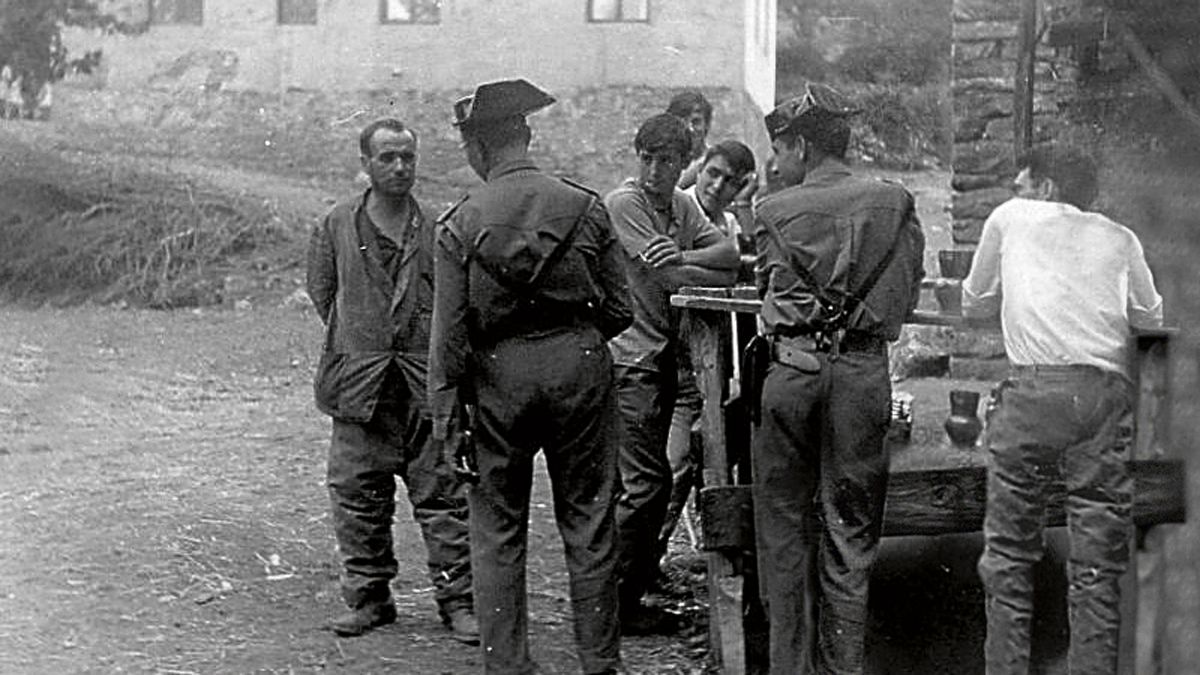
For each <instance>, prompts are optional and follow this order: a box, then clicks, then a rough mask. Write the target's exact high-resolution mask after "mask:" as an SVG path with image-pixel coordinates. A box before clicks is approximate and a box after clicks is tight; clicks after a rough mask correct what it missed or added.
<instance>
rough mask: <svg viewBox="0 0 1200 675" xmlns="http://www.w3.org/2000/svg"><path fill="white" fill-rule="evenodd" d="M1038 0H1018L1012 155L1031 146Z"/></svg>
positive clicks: (1020, 152)
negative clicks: (1019, 1)
mask: <svg viewBox="0 0 1200 675" xmlns="http://www.w3.org/2000/svg"><path fill="white" fill-rule="evenodd" d="M1037 15H1038V0H1021V19H1020V24H1019V26H1018V30H1019V33H1018V40H1019V42H1018V51H1017V71H1016V73H1015V74H1014V77H1013V156H1014V157H1020V156H1021V155H1023V154H1024V153H1025V152H1026V151H1028V150H1029V148H1031V147H1033V64H1034V61H1035V60H1036V58H1037V39H1038V36H1037Z"/></svg>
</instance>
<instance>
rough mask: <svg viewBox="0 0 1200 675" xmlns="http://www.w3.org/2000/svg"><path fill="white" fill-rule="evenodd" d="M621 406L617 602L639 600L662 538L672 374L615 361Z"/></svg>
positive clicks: (650, 580) (668, 486)
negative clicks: (617, 364) (618, 588)
mask: <svg viewBox="0 0 1200 675" xmlns="http://www.w3.org/2000/svg"><path fill="white" fill-rule="evenodd" d="M616 376H617V401H618V405H619V406H620V410H621V421H620V424H621V434H620V439H621V453H620V468H621V497H620V499H619V500H618V502H617V540H618V542H619V543H618V553H617V575H618V576H619V577H620V594H621V603H622V606H623V607H625V608H632V607H635V606H637V605H639V604H640V603H641V599H642V596H643V595H645V593H646V589H648V588H649V587H650V585H651V584H652V583H653V582H654V578H655V576H657V574H658V569H659V568H658V562H659V559H661V558H662V555H663V553H664V551H665V550H666V549H665V544H666V542H665V541H663V539H662V538H661V533H662V528H663V522H664V521H665V520H666V516H667V504H668V503H669V502H670V500H671V485H672V477H671V463H670V461H669V460H668V459H667V436H668V433H669V432H670V429H671V415H672V412H673V411H674V407H675V398H676V397H675V392H676V381H675V377H676V373H675V369H674V368H671V369H668V370H667V371H666V372H665V373H659V372H654V371H651V370H646V369H643V368H632V367H628V366H617V367H616Z"/></svg>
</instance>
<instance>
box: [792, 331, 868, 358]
mask: <svg viewBox="0 0 1200 675" xmlns="http://www.w3.org/2000/svg"><path fill="white" fill-rule="evenodd" d="M772 344H776V345H785V346H786V347H787V348H788V349H799V350H801V351H805V352H822V353H829V351H830V349H831V346H832V345H831V344H830V343H829V342H828V341H823V342H822V341H818V340H817V339H816V338H814V337H812V336H811V335H796V336H792V337H784V336H782V335H776V336H774V339H773V340H772ZM846 352H862V353H867V354H878V355H883V356H886V355H887V340H885V339H883V338H881V337H878V336H875V335H869V334H866V333H845V334H843V335H842V338H841V340H839V341H838V353H839V354H845V353H846Z"/></svg>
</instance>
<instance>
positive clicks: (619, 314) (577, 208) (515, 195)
mask: <svg viewBox="0 0 1200 675" xmlns="http://www.w3.org/2000/svg"><path fill="white" fill-rule="evenodd" d="M572 230H574V232H573V233H572ZM436 236H437V254H436V255H437V258H436V263H435V264H436V270H437V307H436V311H435V312H434V321H433V329H432V332H433V340H432V343H433V349H432V350H431V352H430V355H431V361H430V372H429V392H430V393H429V397H430V402H431V406H432V408H433V422H434V425H433V427H434V431H433V433H434V437H435V438H438V439H442V438H445V437H446V433H447V431H446V429H447V425H448V424H449V422H450V420H451V418H452V417H453V416H454V415H455V414H456V411H457V409H458V406H459V405H460V404H461V403H466V402H469V398H470V393H469V387H470V381H469V380H470V360H471V358H472V352H478V351H480V350H482V349H486V348H487V346H488V345H489V344H495V343H496V342H498V341H500V340H503V339H507V338H511V337H518V336H528V335H536V334H539V333H546V332H552V331H555V330H561V329H562V328H564V327H570V326H594V327H595V328H596V329H597V330H599V331H600V333H601V335H603V336H604V338H605V339H609V338H611V337H613V336H614V335H616V334H617V333H620V332H621V331H622V330H624V329H625V327H626V326H628V325H629V322H630V321H631V320H632V314H631V310H630V308H629V289H628V286H627V283H626V280H625V274H624V271H623V268H622V267H621V261H620V258H619V253H618V244H617V241H616V237H615V235H614V234H613V229H612V225H611V224H610V222H609V219H608V214H607V212H606V211H605V209H604V205H603V204H602V203H601V201H600V200H599V199H598V198H597V195H596V194H595V193H592V192H591V191H589V190H587V189H585V188H582V187H581V186H577V185H574V184H568V183H567V182H565V181H561V180H556V179H554V178H551V177H549V176H547V175H545V174H543V173H542V172H541V171H539V170H538V168H537V167H536V166H535V165H534V164H533V162H531V161H529V160H528V159H524V160H516V161H512V162H508V163H505V164H502V165H500V166H498V167H496V168H494V169H493V170H492V171H491V173H490V174H489V175H488V182H487V183H486V184H484V185H483V186H482V187H479V188H476V189H474V190H472V191H471V192H470V193H469V194H468V196H467V198H466V199H465V200H464V201H463V202H461V203H460V205H459V206H458V207H457V209H456V210H455V211H454V212H453V213H452V214H450V215H449V216H448V217H446V218H444V219H442V218H439V225H438V228H437V235H436ZM568 237H571V240H570V242H569V243H568V244H567V245H566V246H565V248H563V249H562V254H561V257H559V258H558V259H557V260H555V259H552V258H551V257H550V256H551V255H552V251H553V250H554V249H555V248H558V244H559V243H560V242H563V241H565V240H566V239H567V238H568Z"/></svg>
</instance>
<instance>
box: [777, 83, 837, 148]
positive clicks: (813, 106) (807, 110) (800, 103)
mask: <svg viewBox="0 0 1200 675" xmlns="http://www.w3.org/2000/svg"><path fill="white" fill-rule="evenodd" d="M859 112H860V111H859V109H858V108H856V107H855V106H854V104H853V103H851V102H850V100H849V99H847V98H846V97H845V96H843V95H841V94H839V93H838V92H837V91H836V90H835V89H833V88H832V87H830V86H828V85H824V84H817V83H813V82H810V83H808V84H807V85H805V86H804V93H803V94H800V95H799V96H794V97H792V98H789V99H787V100H786V101H784V102H782V103H780V104H779V105H777V106H775V109H774V110H772V111H771V112H769V113H767V114H766V116H765V117H763V122H764V123H765V124H766V126H767V133H768V134H769V135H770V137H771V138H772V139H774V138H775V137H777V136H779V135H780V134H782V133H786V132H787V131H789V130H795V129H796V127H797V125H799V124H800V123H801V122H809V123H814V122H815V123H818V124H820V123H821V122H829V121H833V120H844V119H845V118H847V117H850V116H851V115H856V114H858V113H859Z"/></svg>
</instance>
